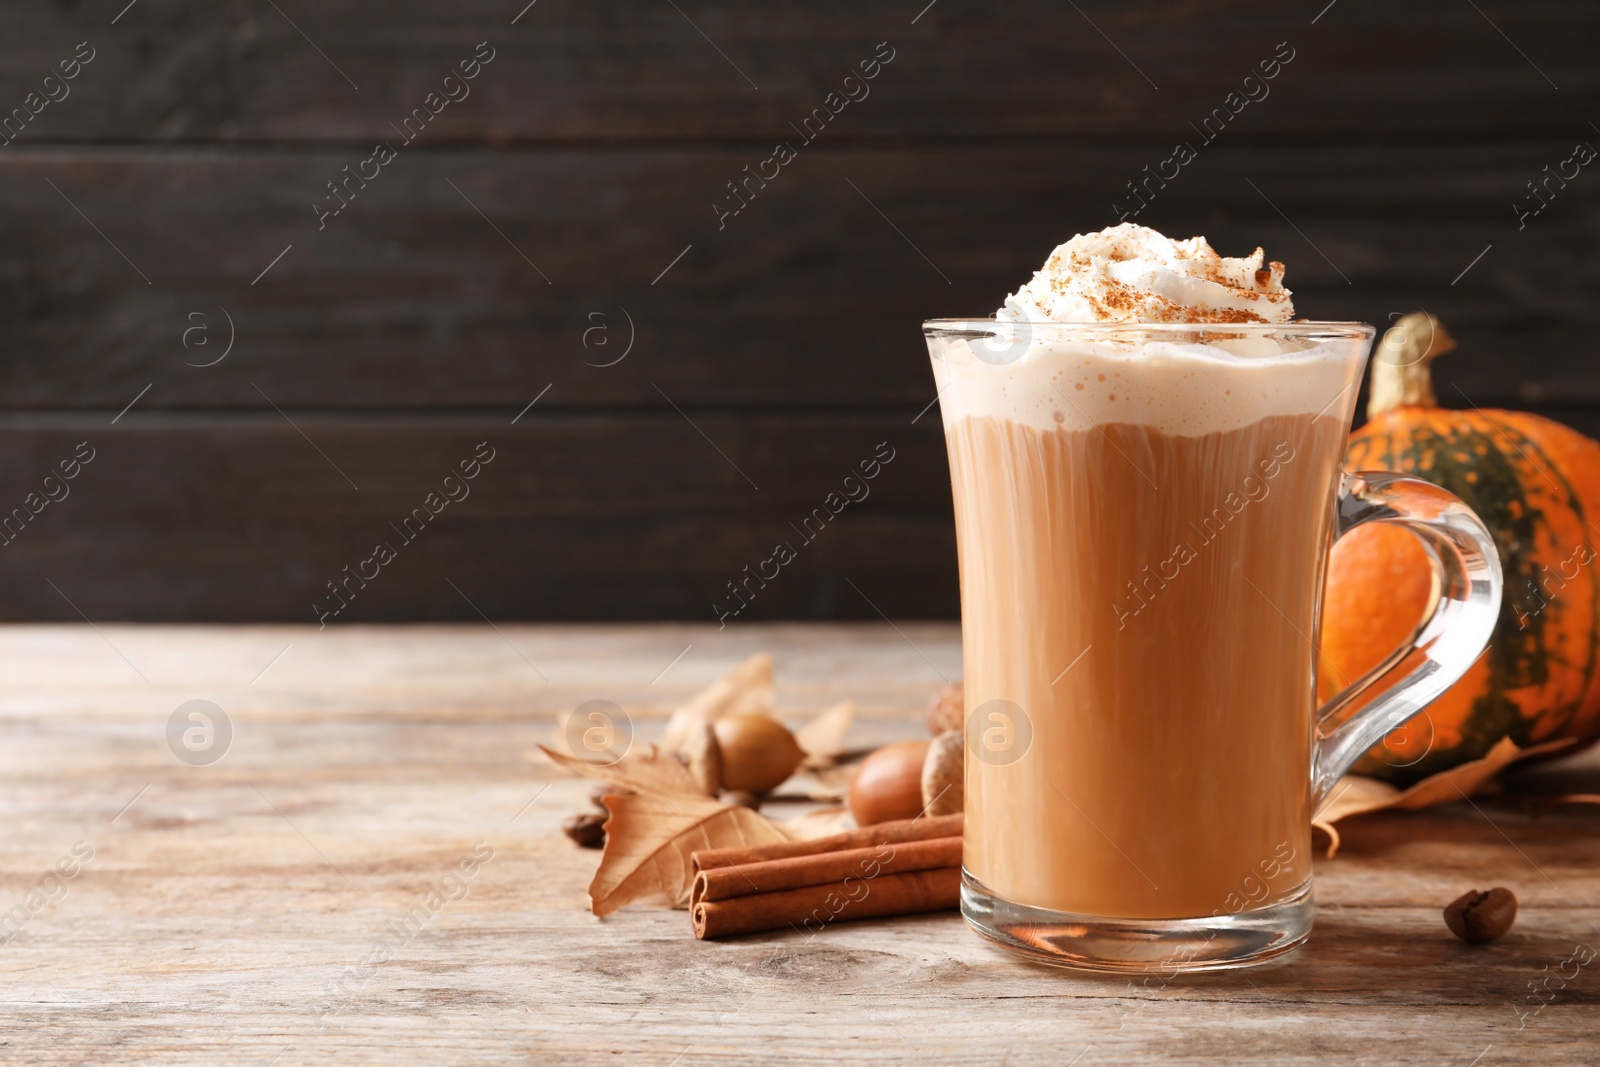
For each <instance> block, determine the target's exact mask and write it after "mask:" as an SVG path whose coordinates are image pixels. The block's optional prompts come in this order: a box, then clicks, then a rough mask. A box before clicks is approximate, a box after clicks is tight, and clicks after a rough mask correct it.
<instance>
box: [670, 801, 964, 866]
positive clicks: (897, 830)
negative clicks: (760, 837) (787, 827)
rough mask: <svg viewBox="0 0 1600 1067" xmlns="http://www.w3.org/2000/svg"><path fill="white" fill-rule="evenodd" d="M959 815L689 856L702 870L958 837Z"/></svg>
mask: <svg viewBox="0 0 1600 1067" xmlns="http://www.w3.org/2000/svg"><path fill="white" fill-rule="evenodd" d="M962 826H963V822H962V815H961V813H960V812H957V813H956V814H954V815H931V816H925V817H922V818H916V819H896V820H893V821H892V822H881V823H878V824H876V825H874V826H864V827H862V828H860V829H858V830H848V831H846V832H845V833H842V834H834V835H832V836H831V837H817V838H813V839H811V840H810V841H785V842H782V843H781V844H776V845H758V846H754V847H751V848H722V849H701V850H700V851H699V852H696V853H695V854H694V855H693V856H692V857H691V859H692V860H693V862H694V867H695V870H697V871H706V870H711V869H713V868H717V867H733V866H737V865H738V864H742V863H759V862H762V861H764V860H781V859H790V858H793V857H796V856H817V855H821V854H822V853H824V852H841V851H843V850H845V849H852V848H869V847H872V846H876V845H882V844H891V845H893V844H899V843H900V842H902V841H927V840H930V839H933V838H939V837H960V836H961V828H962Z"/></svg>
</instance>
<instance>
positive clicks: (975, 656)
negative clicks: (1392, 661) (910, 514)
mask: <svg viewBox="0 0 1600 1067" xmlns="http://www.w3.org/2000/svg"><path fill="white" fill-rule="evenodd" d="M1262 260H1263V257H1262V254H1261V252H1260V250H1259V249H1258V250H1257V251H1256V253H1255V255H1254V256H1252V257H1247V258H1245V259H1225V258H1223V257H1219V256H1217V255H1216V254H1215V253H1214V252H1212V251H1211V250H1210V248H1209V246H1207V245H1205V242H1204V241H1203V240H1201V239H1195V240H1194V241H1189V242H1171V241H1167V240H1166V239H1165V238H1162V237H1161V236H1160V235H1159V234H1154V233H1153V231H1149V230H1145V229H1143V228H1142V227H1133V226H1122V227H1116V228H1114V229H1113V230H1109V231H1105V232H1104V233H1102V234H1093V235H1087V236H1085V237H1080V238H1076V239H1074V241H1072V242H1068V243H1067V244H1066V245H1063V246H1061V248H1059V249H1057V251H1056V253H1055V254H1054V255H1053V256H1052V258H1051V261H1050V262H1049V263H1047V264H1046V269H1045V270H1044V271H1042V272H1040V273H1039V274H1037V275H1035V277H1034V279H1033V280H1032V281H1031V282H1030V283H1029V284H1028V285H1027V286H1025V287H1024V288H1023V289H1022V290H1019V291H1018V293H1016V294H1013V296H1012V297H1010V298H1008V300H1007V303H1006V307H1005V308H1003V309H1002V311H1001V313H1000V314H999V315H998V316H997V319H999V320H1000V321H999V322H998V323H995V324H992V329H988V330H973V331H965V332H963V331H961V330H952V331H951V332H950V333H949V334H947V335H936V334H935V333H932V332H930V341H929V343H930V348H931V349H932V353H933V357H934V372H935V377H936V378H937V380H938V384H939V388H940V395H941V409H942V411H943V415H944V422H945V433H946V438H947V441H948V447H949V455H950V467H951V478H952V483H953V486H954V496H955V512H956V530H957V538H958V543H959V548H960V564H961V601H962V636H963V645H964V658H965V678H966V684H965V692H966V702H967V711H968V716H969V718H968V735H969V736H968V760H967V775H966V806H967V821H966V853H965V863H966V867H967V870H968V873H969V875H970V876H971V877H972V878H974V879H976V880H977V881H978V882H979V883H981V884H982V886H983V887H984V888H985V889H986V890H987V891H989V892H990V893H992V894H995V895H997V896H998V897H1001V898H1004V899H1005V900H1007V901H1011V902H1013V903H1015V904H1021V905H1026V906H1031V907H1036V908H1044V909H1050V910H1053V911H1058V912H1068V913H1074V914H1080V915H1086V916H1099V917H1112V918H1127V919H1172V918H1194V917H1203V916H1211V915H1214V914H1232V913H1238V912H1242V911H1247V910H1250V909H1255V908H1260V907H1265V906H1267V905H1271V904H1275V903H1278V902H1281V901H1283V900H1286V899H1290V898H1292V897H1294V896H1295V895H1296V894H1297V893H1299V892H1301V891H1302V890H1303V888H1304V886H1305V884H1306V882H1307V880H1308V878H1309V876H1310V870H1311V866H1310V841H1309V833H1310V815H1311V812H1310V811H1308V810H1307V806H1308V804H1309V799H1308V798H1309V796H1310V791H1309V788H1308V775H1309V771H1308V768H1309V766H1310V752H1311V744H1312V738H1313V722H1312V704H1311V698H1312V689H1313V676H1312V670H1313V664H1314V662H1315V659H1316V637H1317V635H1316V619H1317V604H1318V600H1319V597H1320V592H1321V586H1322V561H1323V559H1324V556H1325V554H1326V547H1327V544H1328V541H1329V538H1330V536H1331V523H1332V504H1333V499H1334V498H1333V492H1334V486H1335V483H1336V481H1337V471H1338V466H1339V462H1340V458H1341V456H1342V451H1343V443H1344V433H1345V420H1346V419H1347V417H1348V412H1349V407H1350V398H1349V393H1350V391H1351V390H1352V389H1353V388H1354V383H1353V382H1352V381H1351V380H1350V377H1351V373H1352V371H1351V365H1352V361H1351V360H1350V359H1349V352H1348V349H1347V348H1346V347H1341V345H1342V344H1346V343H1347V342H1329V343H1328V344H1327V346H1326V347H1324V346H1322V345H1319V344H1318V343H1317V342H1316V341H1315V339H1311V340H1308V339H1306V337H1305V336H1304V331H1300V333H1299V334H1296V333H1295V332H1294V331H1291V330H1287V329H1285V330H1283V331H1279V332H1275V331H1273V330H1272V329H1270V328H1262V327H1263V326H1270V324H1272V323H1287V322H1288V320H1289V319H1290V318H1292V316H1293V306H1292V304H1291V302H1290V295H1289V293H1288V291H1287V290H1285V289H1283V287H1282V274H1283V268H1282V266H1281V265H1280V264H1275V263H1274V264H1271V265H1267V264H1265V263H1263V262H1262ZM1060 316H1068V318H1066V319H1063V318H1061V317H1060ZM1071 316H1084V318H1081V319H1076V320H1074V319H1072V318H1071ZM1064 323H1065V324H1070V328H1067V327H1066V326H1065V325H1064ZM1174 323H1177V324H1184V323H1187V324H1194V323H1203V324H1207V326H1206V328H1205V329H1193V328H1184V327H1182V326H1174V325H1171V324H1174ZM1240 323H1250V324H1252V325H1251V327H1250V328H1249V329H1245V330H1239V329H1235V330H1230V329H1229V326H1230V325H1235V324H1240ZM1019 745H1025V750H1019V747H1018V746H1019Z"/></svg>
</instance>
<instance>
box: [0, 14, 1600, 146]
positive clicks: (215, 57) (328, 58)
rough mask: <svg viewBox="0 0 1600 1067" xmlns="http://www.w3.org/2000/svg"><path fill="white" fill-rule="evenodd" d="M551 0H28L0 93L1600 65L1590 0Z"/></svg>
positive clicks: (250, 124)
mask: <svg viewBox="0 0 1600 1067" xmlns="http://www.w3.org/2000/svg"><path fill="white" fill-rule="evenodd" d="M1324 2H1325V0H1324ZM124 3H126V0H124ZM526 4H527V0H522V2H521V3H518V2H516V0H506V2H505V3H493V4H470V5H469V4H461V5H456V6H454V7H441V6H440V5H438V4H434V3H430V2H429V0H395V2H391V3H387V4H384V5H383V6H382V7H381V8H376V7H373V6H371V5H367V4H361V3H357V2H354V0H337V2H332V3H323V4H308V3H305V2H304V0H296V2H290V3H281V4H279V5H278V6H279V8H280V10H279V11H274V10H272V8H271V7H268V6H266V5H256V4H244V3H233V4H198V5H197V4H191V3H184V2H182V0H139V3H138V5H137V7H135V8H134V9H133V10H130V11H128V12H127V13H126V15H124V16H122V17H121V18H120V19H119V20H118V21H117V22H116V24H115V25H112V24H111V19H112V17H113V16H115V15H116V14H117V10H116V8H120V6H121V5H104V4H64V3H63V4H56V5H49V6H46V5H43V4H17V5H8V7H7V9H6V10H5V11H4V12H0V72H3V73H0V93H3V94H4V95H3V96H0V100H6V101H10V100H16V101H19V102H20V101H21V100H22V98H23V96H24V95H25V94H26V93H27V92H29V91H31V90H34V89H36V88H37V87H38V85H39V82H40V80H41V79H42V78H43V76H44V74H45V73H47V72H48V71H49V70H50V69H51V68H52V67H53V66H54V65H55V63H56V62H57V61H58V60H60V59H62V58H66V57H67V56H70V55H71V54H72V51H73V48H74V47H75V46H76V45H77V43H78V42H79V41H82V40H85V39H87V40H88V41H90V42H91V44H92V46H94V47H95V48H96V49H97V53H98V54H97V55H96V57H95V59H94V60H93V62H92V63H91V64H90V65H89V66H88V67H87V68H85V70H84V72H83V74H82V75H80V76H79V78H78V79H77V81H76V82H75V83H74V88H73V91H72V95H71V96H69V97H68V98H67V99H66V100H64V101H62V102H61V104H60V105H59V106H58V105H55V104H52V105H50V106H49V107H48V108H47V109H46V110H45V111H44V112H43V113H42V114H41V115H40V116H39V118H38V119H37V120H36V121H35V122H34V123H33V124H32V125H31V126H30V128H29V130H28V133H27V134H26V137H27V139H28V140H30V141H60V140H119V141H125V140H140V141H154V142H172V141H216V140H253V141H268V142H273V141H277V142H281V141H296V140H299V141H327V140H353V141H360V140H365V139H367V138H370V137H373V136H378V137H387V136H388V131H387V128H386V125H385V120H387V119H396V120H398V118H399V116H401V115H404V114H406V113H407V112H409V111H410V109H411V108H413V107H416V106H418V105H419V104H420V103H421V101H422V98H423V96H424V95H425V94H426V93H427V92H429V91H430V90H433V89H436V88H438V86H439V83H440V81H441V80H442V78H443V77H444V76H445V75H446V74H447V73H449V72H450V71H451V69H452V68H453V67H454V66H455V64H456V62H457V61H458V60H460V59H462V58H464V57H467V56H470V55H471V54H472V53H473V50H474V48H475V47H476V46H477V44H478V43H479V42H480V41H488V42H490V44H491V46H492V47H493V48H494V49H495V50H496V58H495V59H494V61H493V63H492V64H491V65H490V66H488V67H487V68H485V69H484V71H483V73H482V74H480V75H479V76H478V78H477V79H476V80H475V81H474V82H473V84H472V95H470V96H468V97H467V98H466V99H465V100H464V101H462V102H461V103H460V104H459V105H456V104H452V105H450V108H449V111H448V112H447V114H448V116H449V119H448V121H449V127H450V128H449V129H448V131H441V134H442V136H444V137H446V138H449V139H453V140H459V141H470V142H483V141H502V142H503V141H515V140H546V141H548V140H578V141H596V140H623V139H628V140H658V139H663V138H686V137H700V138H715V137H755V138H761V139H763V140H765V139H767V138H769V137H771V136H773V135H774V133H776V132H778V131H781V130H782V129H783V127H784V125H785V124H786V123H787V122H789V121H790V120H794V119H797V118H798V117H799V116H800V115H802V114H805V113H806V112H808V111H810V110H811V109H812V108H813V107H816V106H818V104H819V103H820V102H821V100H822V98H823V97H824V96H825V95H826V93H828V92H829V91H830V90H833V89H836V88H838V87H839V84H840V82H841V80H842V79H843V77H844V76H845V75H846V74H847V73H849V72H850V71H851V70H852V69H853V68H855V67H856V64H857V63H858V62H859V61H860V60H862V59H864V58H867V57H869V56H871V55H872V52H873V49H874V47H875V45H876V44H877V42H879V41H882V40H888V41H890V42H891V43H892V46H893V47H894V48H895V50H896V55H895V59H894V61H893V65H892V66H891V67H890V68H889V69H888V70H886V71H885V72H884V73H883V75H882V76H881V77H880V78H879V79H878V80H877V84H876V85H875V86H874V92H873V95H872V96H871V97H869V100H870V103H868V104H867V105H866V106H864V107H862V108H861V109H859V111H860V113H859V114H852V115H850V117H849V121H848V123H846V124H843V127H844V128H841V130H840V131H839V133H840V135H841V136H843V137H847V138H879V137H907V136H917V137H949V136H978V137H993V136H997V135H1000V136H1019V135H1022V136H1031V135H1049V136H1076V135H1094V136H1106V135H1113V136H1114V135H1120V134H1124V133H1127V132H1129V131H1130V129H1135V130H1138V131H1140V132H1150V131H1152V130H1154V131H1160V132H1162V133H1163V134H1166V133H1168V132H1170V133H1172V134H1175V135H1176V134H1179V133H1180V132H1181V131H1183V130H1184V128H1185V124H1186V123H1188V122H1198V121H1199V119H1200V118H1201V117H1202V116H1203V115H1204V114H1205V113H1206V111H1207V109H1209V108H1210V107H1212V106H1214V105H1218V104H1220V103H1221V101H1222V98H1223V96H1224V95H1225V94H1226V93H1227V92H1229V91H1230V90H1232V89H1235V88H1237V87H1238V85H1239V83H1240V82H1241V80H1242V79H1243V78H1244V77H1245V75H1247V74H1249V73H1251V72H1252V71H1255V70H1257V64H1258V62H1259V61H1261V60H1263V59H1266V58H1269V57H1271V56H1272V54H1273V52H1274V49H1275V46H1276V45H1277V44H1278V42H1280V41H1284V40H1286V39H1287V40H1288V41H1289V42H1290V44H1291V47H1292V48H1294V49H1295V58H1294V60H1293V64H1294V65H1293V66H1291V67H1289V68H1288V69H1287V70H1286V72H1285V73H1284V74H1282V75H1281V76H1280V77H1279V78H1277V79H1275V84H1274V85H1273V87H1272V96H1273V97H1281V98H1282V99H1283V100H1284V101H1285V102H1286V103H1287V104H1288V106H1287V107H1284V108H1280V109H1276V110H1271V109H1267V108H1262V109H1260V111H1261V113H1260V114H1259V115H1256V114H1252V115H1251V124H1252V126H1253V132H1254V133H1255V134H1256V135H1268V136H1275V137H1277V136H1290V137H1294V138H1297V139H1298V138H1306V137H1307V135H1308V134H1313V136H1314V135H1315V134H1323V133H1350V134H1356V135H1359V136H1371V135H1374V134H1378V135H1383V134H1389V135H1396V134H1398V135H1401V136H1408V135H1409V134H1410V132H1411V131H1412V130H1413V129H1415V128H1416V127H1418V126H1427V127H1429V128H1431V129H1432V130H1433V131H1434V132H1435V133H1455V134H1463V133H1464V134H1469V135H1483V134H1486V133H1487V134H1497V133H1507V132H1512V133H1526V132H1527V131H1528V130H1530V129H1547V130H1556V129H1559V128H1560V125H1561V116H1562V115H1563V113H1565V114H1567V116H1568V117H1574V116H1578V117H1579V118H1578V121H1579V125H1581V124H1582V119H1581V116H1582V115H1583V112H1582V111H1581V110H1578V111H1572V112H1567V111H1566V106H1573V105H1566V106H1563V101H1562V100H1561V97H1569V96H1570V97H1572V98H1573V99H1574V101H1579V100H1582V99H1583V98H1584V97H1585V96H1589V97H1591V98H1592V94H1593V93H1594V92H1595V91H1596V90H1597V89H1600V71H1597V70H1596V69H1595V66H1594V64H1593V62H1592V60H1591V56H1590V53H1589V47H1588V46H1589V42H1590V41H1592V40H1593V39H1594V37H1595V34H1596V31H1597V29H1600V21H1597V18H1596V14H1595V11H1594V10H1593V8H1592V6H1590V5H1584V4H1581V3H1573V2H1570V0H1566V2H1562V0H1540V2H1528V3H1521V4H1517V5H1515V6H1512V5H1506V4H1503V3H1502V4H1491V5H1485V6H1484V10H1485V12H1486V13H1487V14H1488V15H1491V16H1492V17H1493V18H1492V21H1491V20H1490V19H1489V18H1487V17H1485V16H1483V15H1480V14H1479V13H1478V12H1475V11H1473V10H1472V8H1471V6H1468V5H1462V4H1458V3H1452V2H1450V0H1413V2H1412V3H1408V4H1403V5H1395V4H1388V5H1385V4H1373V3H1361V2H1359V0H1357V2H1351V0H1345V2H1344V3H1343V4H1342V5H1341V6H1340V7H1339V8H1338V9H1337V10H1336V11H1330V12H1328V13H1326V14H1325V15H1323V16H1322V17H1318V13H1319V11H1320V10H1321V7H1322V5H1318V4H1297V5H1276V6H1272V7H1266V6H1263V5H1260V4H1254V3H1250V2H1248V0H1228V2H1225V3H1212V4H1207V5H1205V6H1204V7H1203V8H1196V7H1195V6H1194V5H1191V4H1188V3H1183V2H1181V0H1163V2H1158V3H1151V2H1147V3H1141V4H1138V5H1118V4H1112V3H1105V2H1099V3H1093V2H1091V3H1084V4H1081V5H1077V10H1074V6H1073V5H1062V4H1056V3H1051V2H1050V0H1013V2H1011V3H1007V4H1003V5H994V4H981V3H977V2H975V0H939V2H938V3H937V4H934V5H932V6H931V7H929V6H928V4H927V0H921V2H917V0H893V2H877V3H865V4H864V3H857V2H852V0H784V2H778V3H763V4H728V3H715V2H710V0H697V2H691V3H686V4H678V5H677V7H678V10H676V11H675V10H673V7H672V6H671V5H666V4H657V3H651V2H649V0H622V2H616V3H610V4H604V5H595V4H582V3H556V2H552V0H540V2H539V3H538V4H537V5H536V6H534V7H532V8H529V9H527V10H526V13H525V14H523V15H522V16H521V17H520V18H519V19H518V21H517V22H516V24H515V25H513V24H512V19H513V17H514V16H517V15H518V13H519V12H521V11H523V9H524V8H525V6H526ZM108 6H111V7H113V10H111V11H109V12H108V11H106V10H105V8H106V7H108ZM925 8H927V10H924V9H925ZM291 19H292V20H293V21H292V23H291V21H290V20H291ZM1497 26H1498V27H1499V28H1500V30H1501V31H1503V32H1504V34H1505V36H1501V33H1500V32H1497V30H1496V27H1497ZM302 32H303V34H304V36H302ZM702 32H703V33H704V36H702V35H701V33H702ZM1102 32H1103V34H1104V36H1102ZM1507 37H1509V38H1510V39H1511V40H1512V41H1514V42H1517V45H1516V46H1515V47H1514V46H1511V45H1508V44H1507V40H1506V38H1507ZM308 38H309V40H310V41H314V42H316V48H319V49H320V50H321V54H320V55H319V54H318V51H317V50H316V49H314V48H313V47H312V45H311V44H309V43H308ZM1108 38H1109V39H1110V42H1115V43H1114V44H1113V43H1108ZM708 40H709V41H711V42H715V44H714V45H713V44H711V43H708ZM1518 48H1520V49H1522V53H1523V54H1518ZM1119 50H1120V54H1119ZM719 51H720V52H721V53H722V54H721V55H720V56H719V54H718V52H719ZM724 57H725V58H724ZM1530 57H1531V58H1530ZM1541 72H1542V73H1541ZM346 77H348V79H349V80H348V81H346V80H345V78H346ZM1546 78H1548V79H1549V81H1546V80H1545V79H1546ZM352 84H354V85H357V86H359V87H360V88H359V91H357V90H356V89H353V88H352ZM1556 85H1559V86H1560V93H1559V96H1557V95H1555V90H1554V88H1553V86H1556ZM753 86H759V90H758V89H756V88H754V87H753ZM1271 98H1272V97H1268V99H1271ZM8 106H9V105H8Z"/></svg>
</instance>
